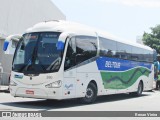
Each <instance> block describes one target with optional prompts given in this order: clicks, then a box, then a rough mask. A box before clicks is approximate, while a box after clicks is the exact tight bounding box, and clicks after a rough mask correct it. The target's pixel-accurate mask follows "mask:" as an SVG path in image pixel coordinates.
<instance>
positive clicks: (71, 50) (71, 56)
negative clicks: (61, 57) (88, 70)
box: [64, 37, 76, 70]
mask: <svg viewBox="0 0 160 120" xmlns="http://www.w3.org/2000/svg"><path fill="white" fill-rule="evenodd" d="M75 61H76V45H75V37H72V38H71V39H70V40H69V42H68V48H67V52H66V58H65V64H64V70H67V69H69V68H71V67H73V66H75V65H76V62H75Z"/></svg>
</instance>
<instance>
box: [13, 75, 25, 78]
mask: <svg viewBox="0 0 160 120" xmlns="http://www.w3.org/2000/svg"><path fill="white" fill-rule="evenodd" d="M14 78H19V79H22V78H23V75H14Z"/></svg>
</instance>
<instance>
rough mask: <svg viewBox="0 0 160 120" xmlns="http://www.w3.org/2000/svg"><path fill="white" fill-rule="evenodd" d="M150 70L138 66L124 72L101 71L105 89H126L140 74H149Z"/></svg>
mask: <svg viewBox="0 0 160 120" xmlns="http://www.w3.org/2000/svg"><path fill="white" fill-rule="evenodd" d="M150 73H151V71H150V70H149V69H147V68H143V67H139V68H134V69H131V70H128V71H125V72H101V77H102V80H103V83H104V88H105V89H126V88H128V87H130V86H132V85H133V84H134V83H135V82H136V81H137V79H138V78H139V77H141V76H142V75H145V76H147V77H148V76H149V74H150Z"/></svg>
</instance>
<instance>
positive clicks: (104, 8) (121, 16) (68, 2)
mask: <svg viewBox="0 0 160 120" xmlns="http://www.w3.org/2000/svg"><path fill="white" fill-rule="evenodd" d="M52 1H53V3H54V4H55V5H56V6H57V7H58V8H59V9H60V10H61V11H62V12H63V13H64V14H65V15H66V19H67V20H68V21H75V22H79V23H82V24H85V25H88V26H91V27H95V28H97V29H101V30H104V31H107V32H109V33H111V34H113V35H114V36H116V37H119V38H120V39H125V40H130V41H136V38H137V37H138V36H143V33H144V32H151V30H150V28H151V27H155V26H156V25H158V24H160V0H52Z"/></svg>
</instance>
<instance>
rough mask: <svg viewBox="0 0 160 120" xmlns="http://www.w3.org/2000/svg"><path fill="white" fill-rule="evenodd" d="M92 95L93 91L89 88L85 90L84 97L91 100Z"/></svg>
mask: <svg viewBox="0 0 160 120" xmlns="http://www.w3.org/2000/svg"><path fill="white" fill-rule="evenodd" d="M93 94H94V92H93V90H92V89H91V88H87V91H86V97H87V98H91V97H92V96H93Z"/></svg>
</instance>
